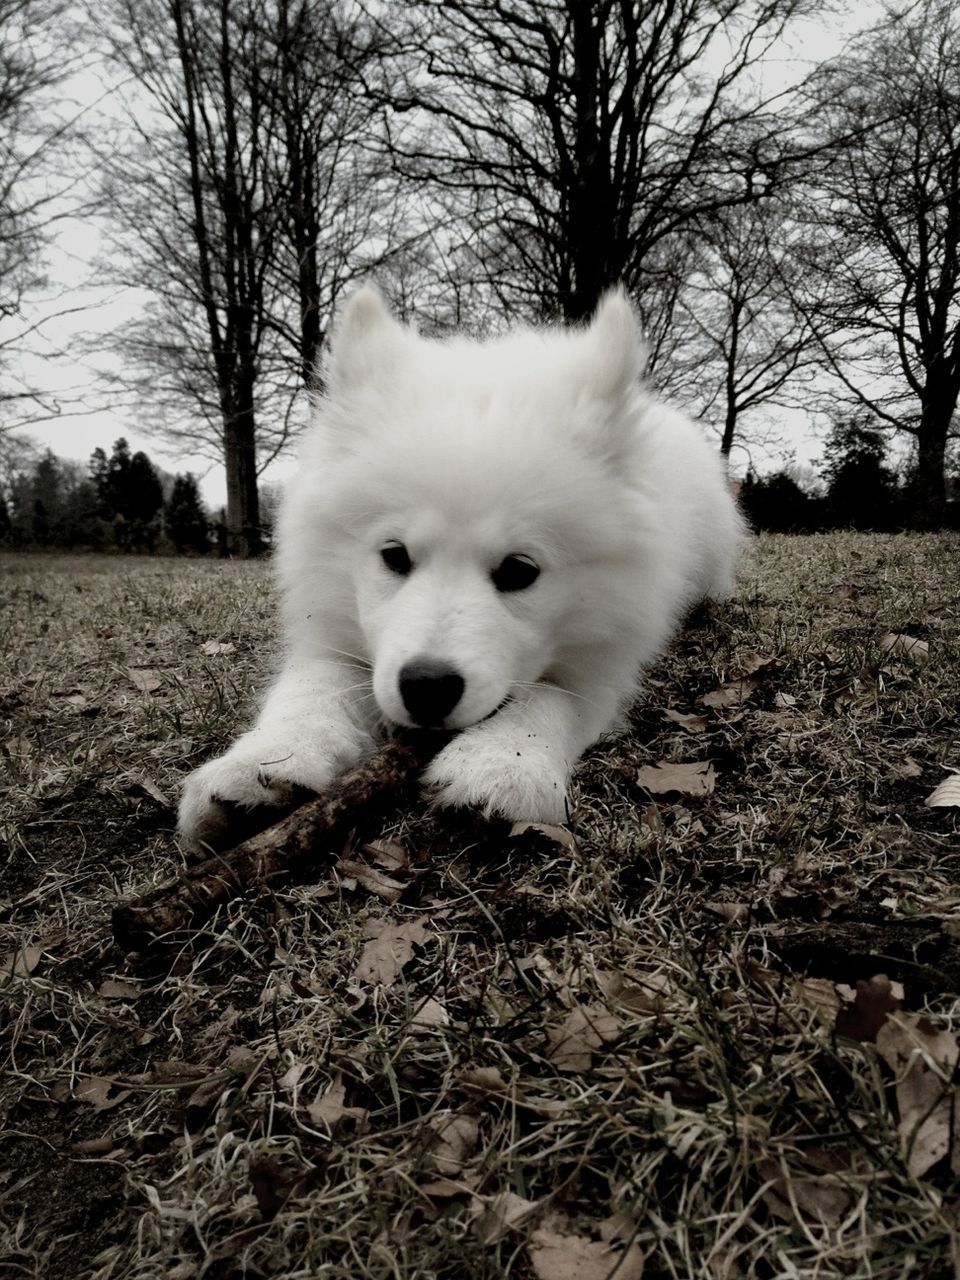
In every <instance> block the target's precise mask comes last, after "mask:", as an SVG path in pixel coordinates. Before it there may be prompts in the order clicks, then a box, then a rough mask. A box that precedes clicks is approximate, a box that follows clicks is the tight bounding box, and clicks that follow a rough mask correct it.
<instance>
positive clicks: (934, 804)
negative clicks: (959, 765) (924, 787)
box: [926, 769, 960, 809]
mask: <svg viewBox="0 0 960 1280" xmlns="http://www.w3.org/2000/svg"><path fill="white" fill-rule="evenodd" d="M926 803H927V804H928V805H930V806H931V808H935V809H939V808H945V809H955V808H958V807H960V769H955V770H954V771H953V772H952V773H951V774H949V775H948V776H947V777H946V778H944V780H943V781H942V782H941V783H940V785H939V787H937V789H936V790H935V791H931V793H930V794H929V795H928V796H927V799H926Z"/></svg>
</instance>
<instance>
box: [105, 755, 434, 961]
mask: <svg viewBox="0 0 960 1280" xmlns="http://www.w3.org/2000/svg"><path fill="white" fill-rule="evenodd" d="M448 741H449V735H448V734H441V733H431V732H428V731H422V732H421V731H409V732H402V733H400V734H398V736H397V737H395V738H392V739H391V740H390V741H389V742H387V743H385V744H384V745H383V746H382V747H381V748H380V749H379V750H378V751H376V752H374V754H373V755H371V756H368V757H367V758H366V759H365V760H363V761H361V763H360V764H358V765H356V766H355V767H354V768H353V769H351V770H349V771H348V772H347V773H345V774H343V776H342V777H341V778H340V779H339V780H338V781H337V782H336V783H335V785H334V786H333V787H332V788H331V789H330V790H329V791H328V792H326V793H325V794H324V795H322V796H317V797H315V798H314V799H312V800H308V801H307V802H306V804H302V805H300V807H299V808H297V809H294V811H293V812H292V813H290V814H288V815H287V816H286V817H284V818H283V819H281V821H279V822H277V823H274V825H273V826H271V827H267V829H266V830H265V831H261V832H259V833H258V834H257V835H254V836H251V837H250V838H249V839H248V840H244V841H243V842H242V844H238V845H236V846H235V847H234V848H233V849H229V850H227V851H226V852H224V853H221V854H214V855H213V856H212V857H209V858H207V859H206V860H205V861H204V862H201V863H199V864H197V865H196V866H194V867H190V868H189V869H188V870H187V871H186V872H185V873H184V874H183V875H181V876H180V877H178V878H177V879H176V880H170V881H168V882H167V883H166V884H162V885H159V886H158V887H157V888H156V889H151V890H150V892H149V893H145V894H144V895H143V896H142V897H140V898H137V899H135V900H134V901H133V902H129V903H121V904H120V905H119V906H117V907H114V909H113V936H114V938H115V940H116V941H117V943H118V944H119V945H120V946H121V947H122V948H123V949H124V950H125V951H143V950H146V949H147V948H148V947H150V946H151V945H152V944H153V943H155V942H156V941H158V940H159V939H160V938H162V937H164V936H165V935H167V934H171V933H176V932H179V931H182V930H184V929H190V928H193V927H195V926H196V925H198V924H199V923H201V922H202V921H203V920H205V919H207V918H208V917H209V916H211V915H213V913H214V911H215V910H216V909H217V907H218V906H219V905H220V904H221V903H223V902H227V901H228V900H229V899H230V898H233V897H236V896H237V895H239V894H241V893H244V892H246V891H247V890H248V889H252V888H259V887H261V886H263V885H265V884H268V883H270V882H273V881H276V880H278V879H280V878H284V879H287V878H293V877H294V876H297V875H302V874H305V873H312V874H316V873H317V872H318V871H320V870H322V869H325V868H326V866H327V865H328V864H329V863H332V861H333V859H334V856H335V855H336V854H337V853H338V852H339V848H338V845H339V844H340V843H342V841H343V840H344V839H345V837H346V836H347V834H348V833H349V832H350V830H351V829H352V828H353V827H355V826H357V825H358V824H359V823H360V822H363V823H364V824H369V823H373V822H377V823H382V822H383V820H384V819H385V818H386V816H387V815H388V813H389V812H390V811H391V810H393V809H396V808H398V807H399V806H400V804H401V803H402V802H403V800H404V799H405V797H406V795H407V793H408V792H409V791H411V790H412V788H413V785H414V783H415V782H416V780H417V779H418V778H419V775H420V773H421V772H422V770H423V769H424V767H425V766H426V765H427V764H428V763H429V762H430V760H431V759H432V758H433V756H434V755H436V753H437V751H439V749H440V748H441V747H442V746H443V745H444V743H446V742H448Z"/></svg>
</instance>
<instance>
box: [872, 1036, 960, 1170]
mask: <svg viewBox="0 0 960 1280" xmlns="http://www.w3.org/2000/svg"><path fill="white" fill-rule="evenodd" d="M877 1052H878V1053H879V1054H880V1056H881V1058H883V1060H884V1062H886V1064H887V1066H888V1067H890V1069H891V1070H892V1071H893V1073H894V1075H895V1076H896V1095H897V1110H898V1111H899V1114H900V1124H899V1133H900V1141H901V1144H902V1148H903V1155H904V1158H905V1159H906V1162H907V1168H908V1169H909V1170H910V1172H911V1173H912V1174H913V1176H914V1177H918V1178H919V1177H921V1176H922V1175H923V1174H925V1173H926V1172H927V1171H928V1170H929V1169H931V1168H932V1167H933V1166H934V1165H935V1164H937V1162H938V1161H940V1160H942V1159H943V1157H944V1156H945V1155H946V1154H947V1152H948V1151H949V1149H950V1142H951V1133H952V1129H953V1111H954V1105H955V1104H956V1102H957V1098H956V1087H955V1086H954V1085H953V1084H952V1083H951V1081H952V1079H953V1073H954V1071H955V1069H956V1066H957V1060H958V1058H960V1046H958V1044H957V1040H956V1037H955V1036H954V1035H952V1034H951V1033H950V1032H949V1031H941V1030H938V1029H937V1028H936V1027H935V1026H934V1025H933V1024H932V1023H931V1022H930V1021H929V1019H927V1018H918V1017H914V1016H913V1015H912V1014H908V1013H902V1012H901V1013H894V1014H891V1016H890V1017H889V1018H888V1019H887V1021H886V1024H885V1025H884V1026H883V1027H882V1028H881V1029H880V1031H879V1032H878V1033H877Z"/></svg>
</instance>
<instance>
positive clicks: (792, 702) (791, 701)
mask: <svg viewBox="0 0 960 1280" xmlns="http://www.w3.org/2000/svg"><path fill="white" fill-rule="evenodd" d="M773 705H774V706H775V707H779V708H780V710H781V711H789V710H790V708H791V707H795V706H796V705H797V700H796V698H795V697H794V696H793V694H792V693H779V692H777V693H775V694H774V695H773Z"/></svg>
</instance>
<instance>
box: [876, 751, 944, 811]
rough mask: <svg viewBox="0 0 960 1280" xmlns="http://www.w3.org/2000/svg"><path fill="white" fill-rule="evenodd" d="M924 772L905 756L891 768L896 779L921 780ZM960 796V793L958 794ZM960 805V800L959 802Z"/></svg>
mask: <svg viewBox="0 0 960 1280" xmlns="http://www.w3.org/2000/svg"><path fill="white" fill-rule="evenodd" d="M922 773H923V770H922V769H921V768H920V766H919V765H918V764H917V762H916V760H914V758H913V757H912V756H904V757H903V759H902V760H898V761H897V762H896V763H895V764H892V765H891V766H890V774H891V775H892V776H893V777H894V778H919V777H920V775H921V774H922ZM958 795H960V792H958ZM957 803H958V804H960V799H958V801H957Z"/></svg>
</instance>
